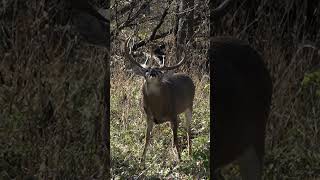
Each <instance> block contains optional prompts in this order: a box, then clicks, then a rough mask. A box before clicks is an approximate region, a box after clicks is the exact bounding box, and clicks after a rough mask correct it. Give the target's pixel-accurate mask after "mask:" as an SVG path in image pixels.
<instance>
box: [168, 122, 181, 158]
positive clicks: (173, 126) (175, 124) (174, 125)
mask: <svg viewBox="0 0 320 180" xmlns="http://www.w3.org/2000/svg"><path fill="white" fill-rule="evenodd" d="M170 124H171V129H172V134H173V138H172V142H173V145H174V147H175V149H176V151H177V155H178V160H179V161H180V159H181V157H180V151H179V142H178V125H179V123H178V117H175V118H174V119H172V120H171V121H170Z"/></svg>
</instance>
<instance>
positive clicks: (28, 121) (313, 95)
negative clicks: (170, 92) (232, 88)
mask: <svg viewBox="0 0 320 180" xmlns="http://www.w3.org/2000/svg"><path fill="white" fill-rule="evenodd" d="M66 2H67V1H61V0H52V1H45V0H30V1H22V0H12V1H6V0H4V1H2V2H1V3H0V17H1V18H0V46H1V48H0V137H1V139H0V145H1V147H0V170H1V172H0V175H1V176H0V178H1V179H12V178H16V179H23V178H33V179H37V178H38V179H96V178H103V177H105V178H107V177H108V176H109V174H108V171H106V169H108V168H109V166H108V162H109V159H108V156H107V155H108V151H109V147H107V144H108V139H109V137H107V135H108V133H106V131H105V130H106V129H108V128H109V127H107V125H106V124H105V122H106V121H105V119H104V115H105V114H106V112H108V110H107V109H108V108H107V109H106V104H105V102H106V99H105V98H107V96H106V94H108V93H109V92H108V91H106V89H108V88H109V87H107V86H108V85H107V86H106V83H105V82H106V81H107V80H108V78H109V76H108V75H109V74H110V86H111V87H110V145H111V167H112V168H111V176H112V177H115V178H130V177H131V178H132V177H140V178H144V177H149V178H150V177H160V178H168V177H174V178H189V179H194V178H208V176H209V163H208V158H209V144H208V143H209V131H210V129H209V115H210V111H209V104H210V103H209V93H210V91H209V89H210V85H209V83H208V81H207V79H208V76H206V75H209V64H210V63H209V62H208V61H207V48H208V43H209V34H210V33H209V14H210V12H209V10H210V8H211V9H213V8H215V7H218V5H219V4H220V3H221V1H212V2H211V4H209V1H200V0H160V1H153V0H140V1H126V0H121V1H111V2H108V1H92V2H91V4H93V5H95V6H97V7H99V8H102V7H104V8H105V7H111V9H112V11H111V31H110V36H108V38H109V40H108V41H107V40H105V41H104V40H102V42H99V43H98V44H99V46H92V45H90V44H88V43H87V42H89V43H90V42H91V44H92V41H95V42H97V39H100V40H101V38H96V39H94V40H92V39H90V38H86V37H84V36H83V35H82V36H80V35H79V33H78V32H79V29H78V30H76V29H74V27H73V25H74V24H76V23H77V22H78V21H76V20H75V19H74V18H72V17H74V13H75V12H74V11H73V10H72V3H71V5H70V4H68V3H66ZM68 2H69V1H68ZM70 2H72V1H70ZM109 3H110V4H109ZM179 7H180V8H179ZM162 17H164V18H162ZM162 19H163V21H161V20H162ZM160 22H162V23H160ZM215 23H216V25H215V26H214V31H212V32H214V33H212V34H211V35H214V36H220V35H227V36H233V37H237V38H239V39H242V40H245V41H247V42H249V43H250V44H251V45H252V47H254V48H255V49H257V50H258V51H259V52H260V53H261V55H262V56H263V58H264V60H265V62H266V64H267V67H268V69H269V70H270V72H271V75H272V79H273V83H274V90H273V102H272V110H271V115H270V121H269V124H268V128H267V140H266V143H267V145H266V156H265V174H264V179H289V178H296V179H318V178H320V149H319V146H320V131H319V127H320V121H319V119H320V118H319V117H320V50H319V47H320V32H319V29H320V2H319V1H317V0H307V1H304V0H284V1H276V0H260V1H254V0H246V1H236V3H234V4H232V6H231V7H230V8H229V10H228V12H227V13H226V15H225V16H224V17H223V18H221V19H218V20H216V22H215ZM157 25H158V26H159V28H157ZM82 34H83V33H82ZM108 34H109V33H108ZM128 37H134V38H135V42H136V43H135V46H134V48H135V50H137V51H148V50H150V45H151V44H152V43H155V44H161V43H163V44H165V45H166V50H167V55H168V57H170V59H172V61H173V62H170V63H174V62H175V57H179V55H180V53H181V52H180V51H181V50H182V49H183V50H185V51H186V52H187V55H188V56H187V57H188V59H187V60H188V61H187V64H186V65H184V66H183V67H181V68H180V69H179V71H183V72H186V73H188V74H190V75H191V77H192V78H193V80H194V81H195V83H196V86H197V90H196V103H195V104H196V106H195V116H194V120H193V122H192V124H193V130H192V132H193V140H194V142H195V143H194V149H195V152H194V154H193V155H192V156H191V158H190V159H188V158H187V157H186V156H184V155H183V159H185V161H183V163H181V164H175V163H174V162H172V161H171V160H170V159H171V154H172V152H171V150H170V149H171V144H170V140H171V132H170V129H169V127H168V126H165V125H163V126H160V127H157V128H156V129H155V130H154V135H153V139H152V141H153V143H152V145H151V146H150V151H148V155H147V162H148V163H147V169H144V168H142V167H141V166H140V165H139V163H138V158H139V156H140V155H141V152H142V147H143V137H144V130H145V127H144V126H145V124H144V122H145V120H144V116H143V113H142V112H141V110H140V108H139V98H140V86H141V83H142V80H141V78H139V77H136V76H133V75H132V74H131V73H130V72H128V70H130V68H131V65H130V64H129V63H127V61H126V60H125V59H124V58H123V45H124V41H125V39H126V38H128ZM106 38H107V37H106ZM110 40H111V49H110V50H111V51H110V52H109V51H108V47H107V48H105V47H101V44H104V45H105V44H107V43H106V42H110ZM186 40H188V41H189V40H190V42H189V43H188V44H187V45H183V47H178V48H176V46H179V43H177V42H179V41H180V42H181V43H182V44H184V43H185V41H186ZM144 43H145V45H144ZM96 44H97V43H96ZM177 49H178V50H177ZM109 55H110V56H111V58H110V61H109ZM138 58H139V57H138ZM140 58H142V59H143V57H140ZM142 59H141V60H142ZM108 62H110V64H109V63H108ZM141 62H142V61H141ZM109 65H110V73H109V67H108V66H109ZM213 70H214V67H213ZM179 131H180V132H179V137H180V142H181V143H182V144H183V142H185V137H186V135H185V133H184V130H183V129H181V130H179ZM211 131H212V130H211ZM213 133H214V131H213ZM212 148H214V147H212ZM159 162H161V163H159ZM157 164H158V165H157ZM237 174H238V169H237V166H235V165H231V166H229V167H227V168H226V169H225V170H224V175H225V177H226V178H228V179H230V178H231V177H234V176H235V175H237Z"/></svg>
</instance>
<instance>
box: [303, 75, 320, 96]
mask: <svg viewBox="0 0 320 180" xmlns="http://www.w3.org/2000/svg"><path fill="white" fill-rule="evenodd" d="M302 86H303V87H306V88H307V87H310V88H315V89H316V93H315V94H316V96H318V97H320V69H318V70H317V71H314V72H311V73H306V74H305V76H304V78H303V80H302Z"/></svg>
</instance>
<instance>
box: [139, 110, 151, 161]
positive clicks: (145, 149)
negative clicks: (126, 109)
mask: <svg viewBox="0 0 320 180" xmlns="http://www.w3.org/2000/svg"><path fill="white" fill-rule="evenodd" d="M152 128H153V121H152V119H151V118H150V116H147V130H146V137H145V144H144V149H143V153H142V157H141V162H144V160H145V157H146V153H147V148H148V146H149V144H150V139H151V132H152Z"/></svg>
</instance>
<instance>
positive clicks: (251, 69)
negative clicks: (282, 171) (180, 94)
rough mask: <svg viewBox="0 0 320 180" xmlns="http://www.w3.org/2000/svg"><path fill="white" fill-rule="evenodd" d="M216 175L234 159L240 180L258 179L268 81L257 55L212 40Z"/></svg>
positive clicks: (247, 48)
mask: <svg viewBox="0 0 320 180" xmlns="http://www.w3.org/2000/svg"><path fill="white" fill-rule="evenodd" d="M209 53H210V58H211V59H210V60H211V61H212V62H213V68H214V89H215V91H214V102H213V108H214V117H215V120H214V122H213V123H214V124H213V125H214V127H215V128H214V131H213V134H214V138H213V139H214V140H213V142H214V147H213V151H214V159H213V168H214V171H215V172H216V173H218V171H219V169H220V168H222V167H223V166H225V165H227V164H229V163H231V162H233V161H235V160H238V161H239V165H240V174H241V176H242V179H246V180H251V179H254V180H256V179H261V178H262V172H263V156H264V142H265V130H266V123H267V118H268V114H269V111H270V104H271V96H272V82H271V77H270V74H269V72H268V71H267V69H266V67H265V65H264V63H263V60H262V58H261V56H260V55H259V54H258V53H257V52H256V51H255V50H254V49H252V48H251V47H250V46H249V45H248V44H246V43H244V42H242V41H239V40H236V39H232V38H212V39H211V48H210V50H209Z"/></svg>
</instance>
